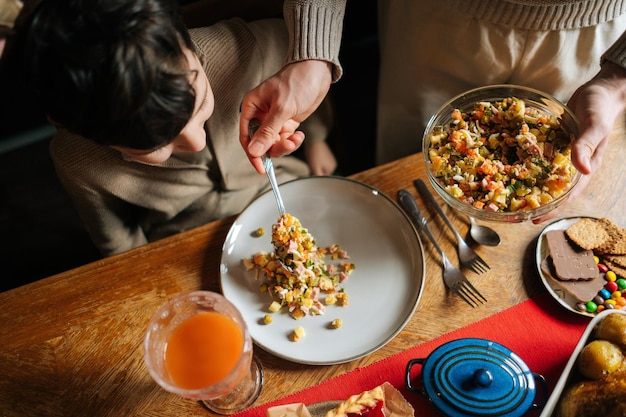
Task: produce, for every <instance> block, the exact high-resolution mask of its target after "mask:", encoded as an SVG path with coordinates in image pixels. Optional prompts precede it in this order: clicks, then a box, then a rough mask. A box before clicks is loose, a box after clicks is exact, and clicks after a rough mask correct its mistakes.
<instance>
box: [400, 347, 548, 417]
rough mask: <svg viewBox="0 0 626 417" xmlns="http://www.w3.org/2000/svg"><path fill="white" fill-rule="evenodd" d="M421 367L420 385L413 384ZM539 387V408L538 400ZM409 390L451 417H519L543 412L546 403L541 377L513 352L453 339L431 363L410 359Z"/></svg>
mask: <svg viewBox="0 0 626 417" xmlns="http://www.w3.org/2000/svg"><path fill="white" fill-rule="evenodd" d="M418 365H421V366H422V370H421V378H420V379H421V382H422V385H421V386H416V385H414V384H413V379H414V378H413V377H412V375H413V374H414V372H413V368H414V367H416V366H418ZM538 385H539V386H540V387H541V389H542V394H543V400H542V403H541V404H538V403H537V402H536V401H535V397H536V393H537V386H538ZM406 387H407V388H408V389H409V390H410V391H413V392H417V393H420V394H422V395H425V396H426V397H427V398H428V399H429V400H430V401H431V402H432V403H433V404H434V406H435V407H437V408H438V409H439V411H440V412H441V413H443V414H444V415H446V416H449V417H466V416H473V417H476V416H481V417H492V416H499V417H505V416H506V417H518V416H522V415H524V414H525V413H526V412H527V411H528V410H529V409H531V408H540V407H542V406H543V404H544V403H545V399H546V398H547V387H546V383H545V379H544V378H543V376H541V375H539V374H535V373H532V372H531V371H530V370H529V369H528V366H526V364H525V363H524V361H523V360H522V359H521V358H520V357H519V356H517V355H516V354H515V353H514V352H512V351H511V350H510V349H508V348H506V347H504V346H502V345H500V344H498V343H496V342H493V341H490V340H485V339H476V338H464V339H457V340H453V341H451V342H448V343H445V344H443V345H441V346H439V347H438V348H437V349H435V350H434V351H433V352H432V353H431V354H430V355H429V356H428V357H427V358H422V359H412V360H410V361H409V362H408V364H407V368H406Z"/></svg>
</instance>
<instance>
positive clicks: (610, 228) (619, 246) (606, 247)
mask: <svg viewBox="0 0 626 417" xmlns="http://www.w3.org/2000/svg"><path fill="white" fill-rule="evenodd" d="M601 221H602V223H603V225H604V228H605V230H606V231H607V232H608V233H609V236H610V239H609V240H608V241H607V242H605V243H604V244H603V245H602V246H600V247H598V248H596V252H597V253H598V254H599V255H606V254H610V255H624V254H626V229H622V228H621V227H619V226H617V225H616V224H614V223H613V222H611V221H610V220H609V219H601Z"/></svg>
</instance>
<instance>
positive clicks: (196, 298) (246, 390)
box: [144, 291, 263, 415]
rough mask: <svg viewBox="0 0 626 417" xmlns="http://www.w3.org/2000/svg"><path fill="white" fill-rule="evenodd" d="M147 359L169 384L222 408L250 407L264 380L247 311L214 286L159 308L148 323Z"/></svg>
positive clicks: (153, 372) (176, 390) (216, 409)
mask: <svg viewBox="0 0 626 417" xmlns="http://www.w3.org/2000/svg"><path fill="white" fill-rule="evenodd" d="M144 360H145V362H146V365H147V367H148V371H149V372H150V375H152V377H153V378H154V380H155V381H156V382H157V383H158V384H159V385H160V386H161V387H163V388H164V389H165V390H167V391H170V392H173V393H175V394H178V395H181V396H183V397H185V398H190V399H195V400H200V401H201V402H202V403H203V404H204V405H205V406H206V407H207V408H208V409H209V410H211V411H213V412H215V413H218V414H225V415H228V414H234V413H237V412H239V411H242V410H244V409H245V408H248V407H250V406H251V405H252V404H253V403H254V401H256V399H257V398H258V396H259V394H260V392H261V388H262V386H263V367H262V365H261V363H260V362H259V361H258V360H257V359H256V358H255V357H254V356H253V354H252V338H251V337H250V333H249V332H248V328H247V326H246V323H245V322H244V320H243V317H242V316H241V313H240V312H239V311H238V310H237V308H236V307H235V306H234V305H233V304H232V303H231V302H230V301H228V300H227V299H226V298H224V297H223V296H222V295H221V294H218V293H215V292H211V291H195V292H191V293H188V294H183V295H181V296H178V297H176V298H174V299H172V300H170V301H169V302H167V303H166V304H164V305H163V306H161V308H159V310H158V311H157V312H156V314H155V315H154V316H153V317H152V320H150V323H149V324H148V329H147V331H146V335H145V339H144Z"/></svg>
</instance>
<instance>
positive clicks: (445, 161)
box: [428, 97, 576, 212]
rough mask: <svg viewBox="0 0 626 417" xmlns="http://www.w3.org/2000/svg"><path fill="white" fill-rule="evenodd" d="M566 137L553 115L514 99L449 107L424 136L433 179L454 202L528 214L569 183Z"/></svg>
mask: <svg viewBox="0 0 626 417" xmlns="http://www.w3.org/2000/svg"><path fill="white" fill-rule="evenodd" d="M570 142H571V138H570V136H569V135H568V134H567V132H565V130H564V129H563V128H562V127H561V125H560V123H559V121H558V120H557V118H556V117H555V116H554V115H551V114H548V113H545V112H542V111H540V110H539V109H536V108H532V107H530V106H526V104H525V102H524V101H523V100H520V99H517V98H515V97H509V98H505V99H503V100H501V101H495V102H477V103H475V105H474V109H473V110H472V111H470V112H463V111H461V110H459V109H455V110H454V111H453V114H452V121H451V123H450V124H449V125H448V126H436V127H435V128H434V129H433V132H432V133H431V134H430V147H429V150H428V158H429V160H430V168H431V170H432V172H433V174H434V176H435V177H436V178H437V179H438V180H439V182H440V183H441V184H442V185H443V186H444V188H445V190H446V191H447V192H448V193H449V194H451V195H452V196H454V197H455V198H457V199H459V200H461V201H463V202H465V203H467V204H470V205H472V206H474V207H476V208H478V209H484V210H489V211H493V212H504V211H518V210H529V209H534V208H537V207H539V206H541V205H544V204H547V203H549V202H551V201H553V200H554V199H556V198H557V197H559V196H560V195H562V194H563V193H564V192H565V191H566V190H567V189H568V188H569V187H570V186H571V184H572V180H573V177H574V174H575V172H576V171H575V168H574V167H573V165H572V162H571V159H570V153H571V146H570Z"/></svg>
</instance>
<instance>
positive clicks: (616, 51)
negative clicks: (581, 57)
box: [602, 32, 626, 68]
mask: <svg viewBox="0 0 626 417" xmlns="http://www.w3.org/2000/svg"><path fill="white" fill-rule="evenodd" d="M604 61H611V62H614V63H615V64H617V65H619V66H620V67H622V68H626V32H624V33H622V36H620V37H619V39H618V40H617V41H615V43H614V44H613V45H611V47H610V48H609V49H607V51H606V52H605V53H604V54H603V55H602V62H604Z"/></svg>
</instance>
